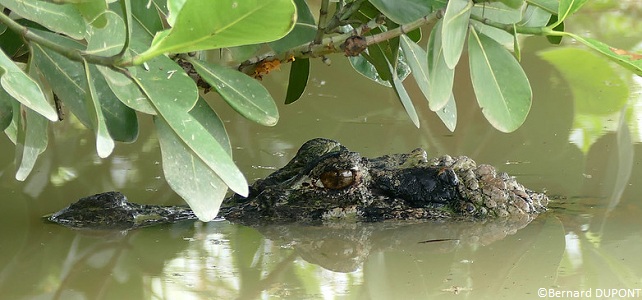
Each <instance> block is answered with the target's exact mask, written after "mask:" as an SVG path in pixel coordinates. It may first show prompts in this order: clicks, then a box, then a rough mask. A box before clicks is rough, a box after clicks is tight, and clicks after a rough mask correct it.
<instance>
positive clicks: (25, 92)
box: [0, 51, 58, 121]
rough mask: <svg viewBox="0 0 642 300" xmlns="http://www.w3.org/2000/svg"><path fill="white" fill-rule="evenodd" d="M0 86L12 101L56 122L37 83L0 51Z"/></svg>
mask: <svg viewBox="0 0 642 300" xmlns="http://www.w3.org/2000/svg"><path fill="white" fill-rule="evenodd" d="M0 71H1V72H0V76H1V77H0V85H2V88H3V89H4V90H5V91H6V92H7V93H8V94H9V95H11V97H13V98H14V99H16V100H18V101H20V103H22V104H24V105H25V106H27V107H29V108H31V109H33V110H34V111H36V112H37V113H39V114H41V115H43V116H44V117H45V118H47V119H49V120H51V121H58V114H57V113H56V110H55V109H54V108H53V107H52V106H51V104H49V102H47V99H46V98H45V95H44V94H43V93H42V89H40V86H39V85H38V83H36V82H35V81H34V80H33V79H32V78H31V77H29V75H27V74H25V72H23V71H22V70H21V69H20V67H18V66H17V65H16V64H15V63H14V62H13V61H12V60H11V59H9V57H7V56H6V55H5V54H4V52H2V51H0Z"/></svg>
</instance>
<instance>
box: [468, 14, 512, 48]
mask: <svg viewBox="0 0 642 300" xmlns="http://www.w3.org/2000/svg"><path fill="white" fill-rule="evenodd" d="M470 25H472V26H473V27H475V30H477V33H483V34H484V35H486V36H487V37H489V38H491V39H493V40H495V41H496V42H498V43H499V44H501V45H502V46H504V48H506V49H513V48H514V47H515V44H514V43H513V42H514V41H515V36H514V35H512V34H510V33H508V32H506V31H504V30H501V29H499V28H496V27H493V26H489V25H486V24H484V23H482V22H478V21H476V20H471V21H470Z"/></svg>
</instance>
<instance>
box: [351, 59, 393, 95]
mask: <svg viewBox="0 0 642 300" xmlns="http://www.w3.org/2000/svg"><path fill="white" fill-rule="evenodd" d="M348 60H349V61H350V65H351V66H352V68H354V70H355V71H357V73H359V74H361V75H363V76H364V77H366V78H368V79H370V80H372V81H374V82H376V83H378V84H381V85H383V86H387V87H391V86H392V85H391V84H390V82H388V81H387V80H384V79H383V78H381V76H380V75H379V72H377V69H376V68H375V66H374V65H373V64H372V63H370V62H369V61H368V60H367V59H366V58H365V57H364V53H361V55H359V56H351V57H348Z"/></svg>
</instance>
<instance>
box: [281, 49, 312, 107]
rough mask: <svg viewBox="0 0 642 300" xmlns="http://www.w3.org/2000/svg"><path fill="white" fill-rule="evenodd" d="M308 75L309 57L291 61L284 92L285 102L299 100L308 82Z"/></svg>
mask: <svg viewBox="0 0 642 300" xmlns="http://www.w3.org/2000/svg"><path fill="white" fill-rule="evenodd" d="M309 75H310V60H309V59H307V58H302V59H297V60H295V61H293V62H292V67H291V68H290V77H289V80H288V91H287V93H286V94H285V104H290V103H294V101H296V100H299V98H300V97H301V95H303V92H304V91H305V86H306V85H307V84H308V76H309Z"/></svg>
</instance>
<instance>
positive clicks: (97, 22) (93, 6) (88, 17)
mask: <svg viewBox="0 0 642 300" xmlns="http://www.w3.org/2000/svg"><path fill="white" fill-rule="evenodd" d="M74 5H75V6H76V8H77V9H78V11H79V12H80V14H81V15H82V17H83V18H84V19H85V22H87V23H91V26H94V27H97V28H103V27H105V26H106V25H107V19H106V18H105V15H103V13H104V12H105V11H107V2H106V1H105V0H88V1H79V2H77V3H75V4H74Z"/></svg>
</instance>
